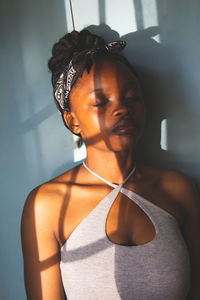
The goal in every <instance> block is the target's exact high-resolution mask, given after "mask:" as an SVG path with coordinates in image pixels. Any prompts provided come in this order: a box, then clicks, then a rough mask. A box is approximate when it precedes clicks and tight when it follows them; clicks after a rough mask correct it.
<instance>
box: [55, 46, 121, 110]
mask: <svg viewBox="0 0 200 300" xmlns="http://www.w3.org/2000/svg"><path fill="white" fill-rule="evenodd" d="M125 46H126V42H125V41H117V42H111V43H109V44H106V45H104V46H103V47H99V48H94V49H89V50H83V51H81V52H79V53H76V54H74V56H73V58H72V59H71V61H70V62H69V63H68V64H67V66H66V67H65V69H64V71H63V72H62V73H61V75H60V77H59V79H58V80H57V82H56V85H55V88H54V97H55V100H56V102H57V104H58V107H59V108H60V109H59V110H60V111H62V112H63V111H69V93H70V91H71V89H72V87H73V85H74V83H75V82H76V80H77V79H78V77H80V76H82V74H83V71H84V69H85V68H89V67H90V66H91V65H92V64H93V62H94V58H95V57H97V56H99V55H101V54H106V53H119V52H120V51H122V50H123V49H124V47H125Z"/></svg>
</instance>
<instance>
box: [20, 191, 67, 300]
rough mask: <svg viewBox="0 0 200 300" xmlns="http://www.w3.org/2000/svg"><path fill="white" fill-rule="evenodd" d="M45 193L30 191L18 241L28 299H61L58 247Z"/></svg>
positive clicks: (62, 297) (62, 293)
mask: <svg viewBox="0 0 200 300" xmlns="http://www.w3.org/2000/svg"><path fill="white" fill-rule="evenodd" d="M45 197H47V195H46V193H45V191H42V192H41V191H40V189H35V190H33V191H32V192H31V193H30V194H29V196H28V198H27V200H26V203H25V206H24V210H23V214H22V222H21V238H22V250H23V257H24V276H25V285H26V292H27V297H28V299H29V300H32V299H34V300H35V299H37V300H40V299H43V300H46V299H47V300H51V299H52V300H61V299H64V292H63V286H62V282H61V275H60V268H59V263H60V255H59V246H58V243H57V240H56V238H55V235H54V230H53V223H52V215H53V212H52V208H51V204H50V202H49V201H48V200H47V199H45Z"/></svg>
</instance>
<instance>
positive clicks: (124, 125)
mask: <svg viewBox="0 0 200 300" xmlns="http://www.w3.org/2000/svg"><path fill="white" fill-rule="evenodd" d="M70 104H71V113H70V114H71V115H70V118H66V115H67V113H66V114H65V120H68V121H67V122H68V124H69V123H70V122H71V125H70V124H69V125H70V127H71V128H73V129H74V128H75V130H76V133H80V134H81V136H82V138H83V140H84V142H85V144H86V147H88V146H90V147H91V146H92V147H96V148H98V149H101V150H110V151H122V150H128V149H130V148H133V147H134V146H135V145H136V143H137V141H138V139H139V138H140V136H141V134H142V132H143V128H144V122H145V106H144V102H143V97H142V93H141V89H140V86H139V83H138V80H137V78H136V77H135V75H134V74H133V73H132V72H131V71H130V70H129V68H128V67H127V66H126V65H124V64H123V63H121V62H119V61H114V60H111V59H104V60H99V61H98V62H96V63H95V64H94V65H93V66H92V68H91V70H90V72H89V74H88V72H87V71H86V70H85V71H84V73H83V76H82V77H81V78H79V80H78V82H77V84H76V85H75V86H74V87H73V89H72V91H71V93H70ZM74 125H76V126H75V127H73V126H74Z"/></svg>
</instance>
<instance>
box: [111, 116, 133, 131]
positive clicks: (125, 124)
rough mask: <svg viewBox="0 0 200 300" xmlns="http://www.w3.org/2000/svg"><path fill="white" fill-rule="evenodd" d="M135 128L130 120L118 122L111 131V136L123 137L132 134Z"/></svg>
mask: <svg viewBox="0 0 200 300" xmlns="http://www.w3.org/2000/svg"><path fill="white" fill-rule="evenodd" d="M134 128H135V126H134V124H133V122H131V120H127V119H124V120H120V121H119V122H117V124H116V125H115V126H114V128H113V129H112V134H117V135H123V134H131V133H133V130H134Z"/></svg>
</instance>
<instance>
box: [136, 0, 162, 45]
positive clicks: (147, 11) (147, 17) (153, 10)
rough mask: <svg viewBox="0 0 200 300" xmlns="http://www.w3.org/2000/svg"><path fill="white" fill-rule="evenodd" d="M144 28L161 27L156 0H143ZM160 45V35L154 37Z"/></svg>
mask: <svg viewBox="0 0 200 300" xmlns="http://www.w3.org/2000/svg"><path fill="white" fill-rule="evenodd" d="M141 5H142V12H143V24H144V28H148V27H152V26H159V22H158V11H157V4H156V0H141ZM152 38H153V39H154V40H155V41H156V42H158V43H160V35H157V36H155V37H152Z"/></svg>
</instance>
